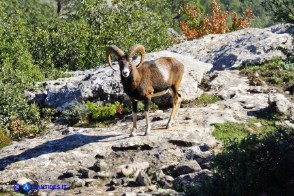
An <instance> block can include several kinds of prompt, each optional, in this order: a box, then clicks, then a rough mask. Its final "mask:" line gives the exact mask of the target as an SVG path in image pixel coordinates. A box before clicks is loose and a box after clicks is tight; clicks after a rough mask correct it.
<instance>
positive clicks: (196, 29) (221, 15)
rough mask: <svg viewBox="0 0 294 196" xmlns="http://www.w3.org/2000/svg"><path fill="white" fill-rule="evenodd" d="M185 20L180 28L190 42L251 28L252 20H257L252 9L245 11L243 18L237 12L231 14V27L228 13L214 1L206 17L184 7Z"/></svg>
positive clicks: (196, 10)
mask: <svg viewBox="0 0 294 196" xmlns="http://www.w3.org/2000/svg"><path fill="white" fill-rule="evenodd" d="M181 14H182V16H183V18H184V19H183V20H182V21H180V23H179V26H180V28H181V30H182V31H183V33H184V35H185V36H186V38H187V39H188V40H191V39H195V38H199V37H202V36H204V35H207V34H223V33H227V32H230V31H235V30H238V29H243V28H246V27H249V26H250V20H253V19H255V16H254V15H253V10H252V9H248V8H247V9H245V11H244V13H243V15H242V16H241V17H239V18H238V17H237V12H235V11H233V12H232V13H231V25H229V15H230V13H229V12H228V11H225V12H222V11H221V10H220V4H218V3H217V2H216V1H215V0H212V3H211V8H210V12H209V14H206V15H204V14H203V13H202V12H201V11H200V10H198V9H197V8H196V7H194V6H190V5H186V6H184V7H182V9H181Z"/></svg>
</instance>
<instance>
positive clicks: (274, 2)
mask: <svg viewBox="0 0 294 196" xmlns="http://www.w3.org/2000/svg"><path fill="white" fill-rule="evenodd" d="M262 5H263V6H264V8H265V9H266V11H267V12H269V15H273V19H274V20H275V21H277V22H288V23H294V4H293V1H292V0H263V1H262Z"/></svg>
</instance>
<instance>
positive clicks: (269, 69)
mask: <svg viewBox="0 0 294 196" xmlns="http://www.w3.org/2000/svg"><path fill="white" fill-rule="evenodd" d="M240 69H241V70H242V71H241V73H243V74H245V75H247V76H248V77H249V79H251V81H252V82H253V83H256V84H255V85H262V84H261V82H260V81H263V80H264V81H266V82H268V83H270V84H271V85H275V86H280V87H282V88H283V89H284V90H286V89H291V87H292V88H293V86H294V58H293V56H292V57H289V58H288V59H285V60H282V59H280V58H277V59H273V60H271V61H268V62H265V63H263V64H258V65H253V64H251V65H243V66H241V67H240ZM292 91H293V90H292ZM292 94H293V92H292Z"/></svg>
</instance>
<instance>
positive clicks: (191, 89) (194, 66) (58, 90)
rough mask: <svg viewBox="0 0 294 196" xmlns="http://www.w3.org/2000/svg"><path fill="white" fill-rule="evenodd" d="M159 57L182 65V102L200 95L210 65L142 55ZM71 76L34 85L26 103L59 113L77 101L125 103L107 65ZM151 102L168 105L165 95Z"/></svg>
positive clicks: (149, 57) (115, 73)
mask: <svg viewBox="0 0 294 196" xmlns="http://www.w3.org/2000/svg"><path fill="white" fill-rule="evenodd" d="M162 56H168V57H175V58H176V59H178V60H179V61H181V62H182V63H183V64H184V65H185V73H184V77H183V80H182V85H181V88H180V93H181V95H182V98H183V101H184V102H185V101H186V102H188V101H192V100H194V99H195V98H197V97H198V96H199V95H201V94H202V91H201V90H200V89H198V85H199V84H200V82H201V80H202V78H203V76H204V74H205V73H206V72H207V71H209V70H210V69H211V68H212V65H211V64H209V63H203V62H200V61H198V60H196V59H193V58H192V57H189V56H184V55H181V54H176V53H172V52H169V51H160V52H155V53H149V54H147V55H146V60H147V61H148V60H154V59H156V58H159V57H162ZM116 66H118V65H116ZM71 74H72V77H69V78H60V79H57V80H54V81H46V82H44V83H43V84H38V86H43V87H44V89H38V90H36V91H33V92H32V91H26V99H27V100H28V101H29V102H34V103H37V104H39V105H45V106H49V107H53V108H56V109H58V110H63V109H64V108H66V107H67V106H69V105H70V104H72V103H73V102H75V101H77V100H89V99H96V100H102V101H108V100H119V101H122V100H124V99H127V97H126V95H125V94H124V92H123V89H122V86H121V82H120V73H119V71H113V70H112V69H111V68H110V67H109V66H107V65H104V66H101V67H99V68H96V69H91V70H87V71H76V72H72V73H71ZM154 102H155V103H157V104H158V105H169V104H170V103H171V96H170V95H166V96H163V97H160V98H156V99H154Z"/></svg>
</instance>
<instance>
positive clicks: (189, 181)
mask: <svg viewBox="0 0 294 196" xmlns="http://www.w3.org/2000/svg"><path fill="white" fill-rule="evenodd" d="M211 175H212V173H211V171H209V170H207V169H204V170H202V171H200V172H195V173H190V174H184V175H181V176H179V177H177V178H176V179H175V180H174V182H173V184H174V188H175V189H176V190H177V191H183V190H185V188H186V187H189V186H193V187H195V186H199V184H201V183H203V181H204V180H205V179H207V178H208V177H209V176H211Z"/></svg>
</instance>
